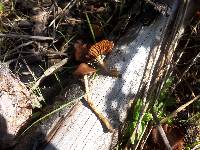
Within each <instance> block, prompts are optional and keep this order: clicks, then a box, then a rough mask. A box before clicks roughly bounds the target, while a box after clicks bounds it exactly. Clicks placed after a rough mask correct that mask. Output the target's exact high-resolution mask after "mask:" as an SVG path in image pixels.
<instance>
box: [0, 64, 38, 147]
mask: <svg viewBox="0 0 200 150" xmlns="http://www.w3.org/2000/svg"><path fill="white" fill-rule="evenodd" d="M33 99H36V97H35V96H34V95H31V94H30V92H29V91H28V89H27V88H26V86H25V85H24V84H23V83H22V82H21V81H20V80H19V78H17V77H16V76H15V75H14V74H12V73H11V71H10V70H9V68H8V66H7V65H6V64H3V63H1V62H0V135H1V136H0V149H5V148H8V147H10V146H13V145H14V144H15V142H16V141H15V137H16V135H17V133H18V131H19V129H20V128H21V127H22V126H23V125H25V123H26V121H27V120H28V119H29V117H31V115H32V107H31V105H32V100H33Z"/></svg>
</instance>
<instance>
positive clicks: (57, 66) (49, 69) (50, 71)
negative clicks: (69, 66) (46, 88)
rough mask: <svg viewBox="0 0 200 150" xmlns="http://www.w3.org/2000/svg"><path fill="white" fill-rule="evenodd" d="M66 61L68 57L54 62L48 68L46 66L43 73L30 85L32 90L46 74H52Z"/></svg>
mask: <svg viewBox="0 0 200 150" xmlns="http://www.w3.org/2000/svg"><path fill="white" fill-rule="evenodd" d="M67 62H68V58H65V59H63V60H61V61H60V62H59V63H56V64H55V65H53V66H51V67H50V68H48V69H47V70H46V71H45V72H44V74H43V75H42V76H41V77H40V78H39V79H38V80H37V81H36V83H35V84H34V86H33V87H32V90H35V89H36V88H37V87H38V86H39V85H40V83H41V82H42V81H43V80H44V79H45V78H46V77H47V76H49V75H51V74H53V73H54V72H56V71H57V70H58V69H60V68H61V67H62V66H63V65H64V64H66V63H67Z"/></svg>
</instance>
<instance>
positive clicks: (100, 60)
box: [96, 56, 110, 74]
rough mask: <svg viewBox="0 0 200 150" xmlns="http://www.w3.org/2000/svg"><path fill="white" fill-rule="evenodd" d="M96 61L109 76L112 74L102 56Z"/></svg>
mask: <svg viewBox="0 0 200 150" xmlns="http://www.w3.org/2000/svg"><path fill="white" fill-rule="evenodd" d="M96 60H97V62H98V63H99V64H100V66H101V67H102V68H103V69H104V71H106V73H108V74H109V73H110V72H109V70H108V68H107V66H106V64H105V63H104V61H103V60H102V59H101V56H98V57H97V58H96Z"/></svg>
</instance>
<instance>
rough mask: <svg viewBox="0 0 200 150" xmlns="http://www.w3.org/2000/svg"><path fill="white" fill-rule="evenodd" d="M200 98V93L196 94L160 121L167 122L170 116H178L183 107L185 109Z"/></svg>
mask: <svg viewBox="0 0 200 150" xmlns="http://www.w3.org/2000/svg"><path fill="white" fill-rule="evenodd" d="M199 98H200V95H198V96H196V97H195V98H193V99H191V100H190V101H189V102H187V103H185V104H184V105H181V106H180V107H179V108H178V109H176V110H175V111H173V112H172V113H171V114H170V115H169V116H167V117H165V118H164V119H162V120H161V121H160V123H161V124H163V123H165V122H166V121H167V120H169V119H170V118H173V117H175V116H176V114H177V113H179V112H181V111H182V110H183V109H185V108H186V107H187V106H189V105H190V104H191V103H193V102H194V101H196V100H198V99H199Z"/></svg>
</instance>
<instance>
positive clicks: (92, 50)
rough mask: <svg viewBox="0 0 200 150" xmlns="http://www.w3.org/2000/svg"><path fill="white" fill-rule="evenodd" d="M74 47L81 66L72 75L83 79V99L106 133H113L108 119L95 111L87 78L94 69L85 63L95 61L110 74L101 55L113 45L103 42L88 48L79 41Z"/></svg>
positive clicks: (107, 51) (109, 42)
mask: <svg viewBox="0 0 200 150" xmlns="http://www.w3.org/2000/svg"><path fill="white" fill-rule="evenodd" d="M101 43H104V45H100V44H101ZM101 46H102V47H103V48H102V49H100V48H101ZM74 47H75V59H76V60H77V61H79V62H81V64H80V65H79V66H78V67H77V69H76V70H75V71H74V73H73V74H74V75H75V76H78V77H83V79H84V83H85V92H86V94H85V96H84V99H85V101H86V102H87V103H88V105H89V106H90V108H91V109H92V110H93V112H94V113H95V114H96V115H97V117H98V118H99V119H100V121H102V123H103V124H104V125H105V127H106V128H107V129H108V131H109V132H113V127H112V125H111V124H110V122H109V121H108V119H107V118H106V117H104V116H103V115H102V113H101V112H99V111H98V110H97V108H96V107H95V106H94V104H93V102H92V100H91V96H90V90H89V81H88V76H90V75H92V74H93V73H95V72H96V69H94V68H92V67H90V66H89V65H88V64H87V63H89V62H92V61H94V60H96V61H97V62H98V64H99V65H100V66H101V68H102V69H103V70H104V71H105V72H106V73H110V70H109V69H108V68H107V67H106V65H105V63H104V62H103V59H102V58H101V57H102V55H105V54H108V53H110V52H111V50H112V48H113V47H114V44H113V42H112V41H108V40H103V41H100V42H98V43H96V44H94V45H93V46H91V47H88V46H87V45H86V44H83V43H82V42H81V41H78V42H77V43H75V45H74Z"/></svg>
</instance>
